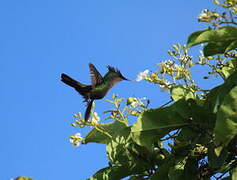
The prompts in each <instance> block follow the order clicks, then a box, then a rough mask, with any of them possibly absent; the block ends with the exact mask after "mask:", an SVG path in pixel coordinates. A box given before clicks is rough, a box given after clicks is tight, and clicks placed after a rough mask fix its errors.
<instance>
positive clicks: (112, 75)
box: [61, 63, 129, 121]
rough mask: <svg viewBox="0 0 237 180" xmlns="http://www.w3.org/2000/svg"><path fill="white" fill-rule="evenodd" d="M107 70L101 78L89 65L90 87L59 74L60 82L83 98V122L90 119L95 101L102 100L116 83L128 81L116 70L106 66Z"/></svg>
mask: <svg viewBox="0 0 237 180" xmlns="http://www.w3.org/2000/svg"><path fill="white" fill-rule="evenodd" d="M107 68H108V72H107V73H106V74H105V75H104V77H102V76H101V74H100V73H99V72H98V70H97V69H96V68H95V66H94V65H93V64H91V63H90V64H89V69H90V75H91V85H86V84H82V83H80V82H78V81H76V80H74V79H73V78H71V77H69V76H68V75H66V74H64V73H62V74H61V81H62V82H64V83H65V84H67V85H69V86H71V87H73V88H74V89H75V90H76V91H77V92H78V93H79V94H81V95H82V96H83V98H84V102H87V108H86V112H85V117H84V119H85V121H88V119H89V117H90V113H91V108H92V104H93V101H94V100H95V99H102V98H103V97H104V96H105V95H106V94H107V92H108V91H109V90H110V89H111V88H112V87H113V86H114V85H115V84H117V83H118V82H120V81H122V80H129V79H127V78H125V77H124V76H123V75H122V74H121V72H120V71H119V70H118V69H116V68H114V67H111V66H107Z"/></svg>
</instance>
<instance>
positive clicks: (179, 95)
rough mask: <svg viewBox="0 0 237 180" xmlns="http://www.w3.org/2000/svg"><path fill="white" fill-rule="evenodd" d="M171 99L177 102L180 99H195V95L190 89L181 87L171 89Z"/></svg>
mask: <svg viewBox="0 0 237 180" xmlns="http://www.w3.org/2000/svg"><path fill="white" fill-rule="evenodd" d="M171 97H172V99H173V100H174V101H178V100H180V99H183V98H184V99H186V100H187V99H189V98H192V99H195V98H196V94H195V92H194V91H192V90H191V89H190V88H186V87H184V86H182V85H178V86H175V87H173V88H171Z"/></svg>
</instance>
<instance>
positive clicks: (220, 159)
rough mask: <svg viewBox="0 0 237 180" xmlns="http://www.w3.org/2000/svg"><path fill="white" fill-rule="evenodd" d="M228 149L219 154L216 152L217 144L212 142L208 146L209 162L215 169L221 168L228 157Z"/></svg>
mask: <svg viewBox="0 0 237 180" xmlns="http://www.w3.org/2000/svg"><path fill="white" fill-rule="evenodd" d="M227 155H228V154H227V150H224V151H222V152H221V154H220V155H219V156H217V155H216V153H215V145H214V144H213V143H212V144H210V145H209V147H208V162H209V163H210V166H211V167H212V168H213V169H218V168H220V167H221V166H222V165H223V164H224V163H225V160H226V158H227Z"/></svg>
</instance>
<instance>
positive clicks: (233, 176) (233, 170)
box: [231, 167, 237, 180]
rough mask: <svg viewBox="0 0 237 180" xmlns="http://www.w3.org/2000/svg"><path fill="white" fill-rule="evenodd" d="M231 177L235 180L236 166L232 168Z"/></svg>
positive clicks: (236, 174)
mask: <svg viewBox="0 0 237 180" xmlns="http://www.w3.org/2000/svg"><path fill="white" fill-rule="evenodd" d="M231 178H232V180H237V167H236V168H234V169H232V171H231Z"/></svg>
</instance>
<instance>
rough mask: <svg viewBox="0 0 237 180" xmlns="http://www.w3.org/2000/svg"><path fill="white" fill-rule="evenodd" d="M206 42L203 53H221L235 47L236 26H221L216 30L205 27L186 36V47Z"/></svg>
mask: <svg viewBox="0 0 237 180" xmlns="http://www.w3.org/2000/svg"><path fill="white" fill-rule="evenodd" d="M201 43H208V44H207V45H206V46H205V47H204V55H205V56H210V55H215V54H222V53H225V52H228V51H230V50H233V49H235V48H237V28H236V27H233V26H223V27H220V28H219V29H217V30H213V29H205V30H201V31H196V32H194V33H192V34H191V35H190V36H189V38H188V43H187V44H188V47H192V46H195V45H198V44H201Z"/></svg>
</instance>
